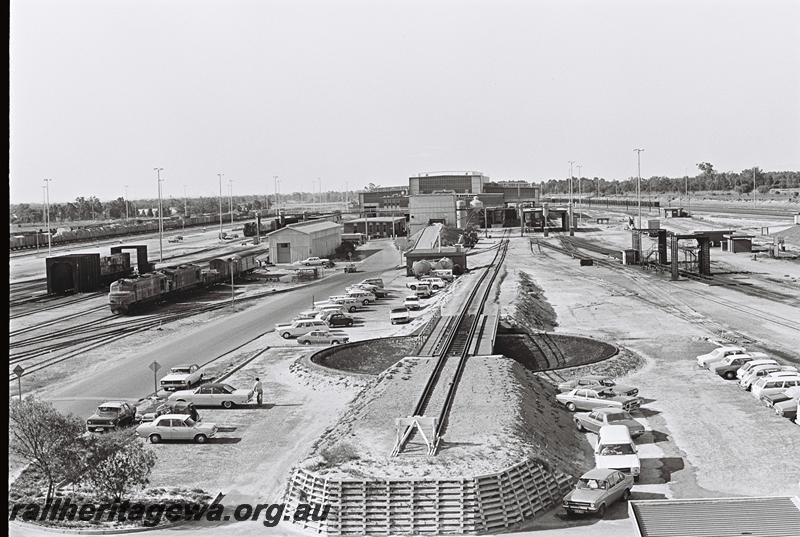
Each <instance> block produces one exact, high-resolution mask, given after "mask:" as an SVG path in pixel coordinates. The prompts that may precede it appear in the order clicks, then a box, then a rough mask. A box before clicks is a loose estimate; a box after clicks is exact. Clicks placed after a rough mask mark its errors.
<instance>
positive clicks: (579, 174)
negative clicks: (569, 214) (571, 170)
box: [576, 164, 583, 226]
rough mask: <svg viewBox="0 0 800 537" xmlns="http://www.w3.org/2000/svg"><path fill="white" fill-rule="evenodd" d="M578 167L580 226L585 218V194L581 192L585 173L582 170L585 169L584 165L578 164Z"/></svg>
mask: <svg viewBox="0 0 800 537" xmlns="http://www.w3.org/2000/svg"><path fill="white" fill-rule="evenodd" d="M576 168H578V226H580V225H581V224H582V223H583V218H582V217H581V212H582V211H583V194H582V193H581V184H582V183H583V175H581V170H582V169H583V166H581V165H580V164H578V165H577V166H576Z"/></svg>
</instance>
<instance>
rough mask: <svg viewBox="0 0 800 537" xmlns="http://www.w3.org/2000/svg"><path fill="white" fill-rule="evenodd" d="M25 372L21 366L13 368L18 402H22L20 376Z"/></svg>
mask: <svg viewBox="0 0 800 537" xmlns="http://www.w3.org/2000/svg"><path fill="white" fill-rule="evenodd" d="M24 372H25V368H24V367H22V366H21V365H19V364H17V367H15V368H14V374H16V375H17V387H18V388H19V400H20V401H22V374H23V373H24Z"/></svg>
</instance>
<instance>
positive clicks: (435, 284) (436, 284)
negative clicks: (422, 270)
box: [420, 276, 447, 291]
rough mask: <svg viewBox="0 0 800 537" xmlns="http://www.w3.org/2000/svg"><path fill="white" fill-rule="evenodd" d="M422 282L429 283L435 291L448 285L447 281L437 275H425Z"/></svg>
mask: <svg viewBox="0 0 800 537" xmlns="http://www.w3.org/2000/svg"><path fill="white" fill-rule="evenodd" d="M420 282H422V283H427V284H428V285H430V286H431V289H433V290H434V291H438V290H439V289H444V288H445V287H447V282H445V281H444V280H443V279H441V278H437V277H435V276H425V277H424V278H421V279H420Z"/></svg>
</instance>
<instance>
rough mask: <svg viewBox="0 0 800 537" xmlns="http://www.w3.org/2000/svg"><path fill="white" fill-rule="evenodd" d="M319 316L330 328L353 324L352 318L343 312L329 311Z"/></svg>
mask: <svg viewBox="0 0 800 537" xmlns="http://www.w3.org/2000/svg"><path fill="white" fill-rule="evenodd" d="M321 315H322V314H321ZM320 318H321V319H322V320H324V321H326V322H327V323H328V326H330V327H331V328H339V327H342V326H353V318H352V317H350V316H349V315H346V314H344V313H330V314H327V315H325V316H324V317H320Z"/></svg>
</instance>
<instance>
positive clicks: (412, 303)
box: [403, 296, 421, 310]
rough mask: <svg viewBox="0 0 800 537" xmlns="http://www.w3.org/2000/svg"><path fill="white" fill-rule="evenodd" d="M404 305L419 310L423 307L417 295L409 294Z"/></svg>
mask: <svg viewBox="0 0 800 537" xmlns="http://www.w3.org/2000/svg"><path fill="white" fill-rule="evenodd" d="M403 305H404V306H405V307H406V308H408V309H410V310H418V309H419V308H420V307H421V306H420V303H419V297H417V296H407V297H406V299H405V300H404V301H403Z"/></svg>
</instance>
